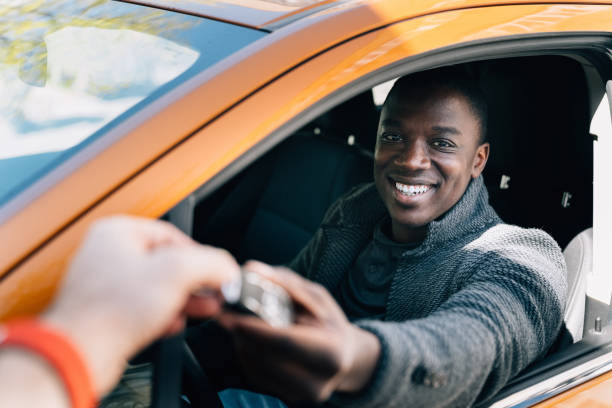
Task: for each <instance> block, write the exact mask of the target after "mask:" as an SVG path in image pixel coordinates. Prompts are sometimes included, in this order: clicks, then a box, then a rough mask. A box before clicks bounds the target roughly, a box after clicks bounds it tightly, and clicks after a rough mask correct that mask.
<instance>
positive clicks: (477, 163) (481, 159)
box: [472, 143, 490, 178]
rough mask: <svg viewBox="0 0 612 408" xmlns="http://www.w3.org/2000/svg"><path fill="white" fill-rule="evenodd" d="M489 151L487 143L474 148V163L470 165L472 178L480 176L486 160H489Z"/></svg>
mask: <svg viewBox="0 0 612 408" xmlns="http://www.w3.org/2000/svg"><path fill="white" fill-rule="evenodd" d="M489 149H490V145H489V143H483V144H481V145H480V146H478V147H477V148H476V154H475V155H474V163H473V165H472V178H476V177H478V176H480V173H482V171H483V170H484V168H485V165H486V164H487V160H488V159H489Z"/></svg>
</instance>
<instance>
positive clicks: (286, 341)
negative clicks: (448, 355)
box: [218, 261, 380, 403]
mask: <svg viewBox="0 0 612 408" xmlns="http://www.w3.org/2000/svg"><path fill="white" fill-rule="evenodd" d="M244 269H245V270H250V271H253V272H256V273H259V274H261V275H263V276H264V277H266V278H267V279H270V280H272V281H274V282H275V283H277V284H279V285H281V286H282V287H283V288H284V289H285V290H286V291H287V292H288V293H289V295H290V296H291V297H292V299H293V301H294V304H295V309H296V321H295V324H293V325H291V326H289V327H281V328H279V327H272V326H270V325H268V324H267V323H266V322H264V321H263V320H261V319H259V318H258V317H255V316H250V315H240V314H236V313H232V312H224V313H222V314H221V315H220V316H219V317H218V319H219V322H220V324H221V325H222V326H224V327H225V328H226V329H227V330H229V331H230V332H231V333H232V335H233V338H234V343H235V347H236V353H237V357H238V360H239V361H240V364H241V367H242V370H243V374H244V375H245V377H246V379H247V382H248V386H249V388H252V389H253V390H255V391H259V392H262V393H267V394H271V395H275V396H277V397H279V398H281V399H283V400H284V401H286V402H289V403H297V402H322V401H325V400H327V399H328V398H329V397H330V395H331V394H332V392H334V391H344V392H355V391H359V390H360V389H361V388H363V387H364V386H365V384H366V383H367V382H368V380H369V379H370V377H371V375H372V373H373V371H374V369H375V367H376V362H377V361H378V357H379V354H380V343H379V341H378V338H377V337H376V336H374V335H373V334H372V333H370V332H367V331H365V330H362V329H360V328H359V327H357V326H355V325H353V324H351V323H350V322H349V321H348V320H347V318H346V317H345V315H344V313H343V312H342V310H341V309H340V307H339V306H338V304H337V303H336V302H335V300H334V299H333V298H332V296H331V295H330V294H329V293H328V292H327V290H326V289H325V288H323V287H322V286H321V285H319V284H316V283H313V282H310V281H308V280H306V279H304V278H302V277H300V276H299V275H297V274H295V273H294V272H292V271H290V270H288V269H285V268H273V267H271V266H268V265H266V264H263V263H259V262H253V261H251V262H249V263H247V264H246V265H245V266H244Z"/></svg>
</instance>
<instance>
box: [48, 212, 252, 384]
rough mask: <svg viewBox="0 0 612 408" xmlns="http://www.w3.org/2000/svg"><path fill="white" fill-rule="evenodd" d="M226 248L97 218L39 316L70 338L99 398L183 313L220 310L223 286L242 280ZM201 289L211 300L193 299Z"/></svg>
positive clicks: (166, 228) (144, 224) (134, 221)
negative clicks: (129, 362)
mask: <svg viewBox="0 0 612 408" xmlns="http://www.w3.org/2000/svg"><path fill="white" fill-rule="evenodd" d="M239 270H240V269H239V266H238V264H237V263H236V262H235V261H234V259H233V257H231V256H230V255H229V253H227V252H226V251H223V250H220V249H216V248H212V247H206V246H201V245H198V244H196V243H195V242H194V241H192V240H191V239H190V238H188V237H187V236H186V235H184V234H183V233H182V232H180V231H179V230H178V229H176V228H175V227H174V226H172V225H171V224H168V223H165V222H162V221H155V220H148V219H139V218H133V217H113V218H109V219H106V220H102V221H98V222H97V223H96V224H94V226H93V227H92V228H91V229H90V231H89V233H88V234H87V236H86V238H85V240H84V242H83V243H82V245H81V247H80V249H79V250H78V252H77V253H76V255H75V257H74V259H73V260H72V263H71V265H70V267H69V269H68V272H67V274H66V276H65V278H64V281H63V284H62V287H61V289H60V290H59V292H58V295H57V297H56V300H55V301H54V303H53V304H52V305H51V306H50V308H49V309H48V311H47V312H46V313H45V314H44V315H43V317H42V318H43V320H44V321H46V322H47V323H48V324H49V325H51V326H54V327H57V328H59V329H60V330H61V331H62V332H64V333H66V335H67V336H68V337H69V338H70V339H71V340H73V342H74V343H75V344H76V346H77V347H78V348H79V350H80V351H81V353H82V355H83V356H84V358H85V361H86V364H87V366H88V367H89V369H90V371H91V373H92V377H93V380H94V383H95V386H96V391H98V393H99V395H101V394H104V393H105V392H106V391H109V390H110V389H111V388H112V386H113V385H114V384H115V382H116V381H117V379H118V378H119V376H120V375H121V373H122V371H123V369H124V366H125V362H126V361H127V360H128V359H129V358H130V357H131V356H132V355H134V354H135V353H136V352H137V351H138V350H140V349H141V348H143V347H144V346H146V345H147V344H149V343H150V342H151V341H153V340H154V339H156V338H157V337H160V336H162V335H164V334H168V333H172V332H175V331H177V330H180V329H181V328H182V327H183V325H184V320H185V316H186V315H190V316H197V317H205V316H212V315H214V314H216V313H218V312H219V311H220V309H221V304H222V298H221V296H220V295H216V294H218V293H219V289H220V287H221V285H222V284H224V283H225V282H230V281H233V280H235V279H239ZM202 288H206V289H207V290H208V293H209V295H208V296H193V295H192V294H193V293H194V292H196V291H198V290H199V289H202Z"/></svg>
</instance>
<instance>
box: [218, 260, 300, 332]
mask: <svg viewBox="0 0 612 408" xmlns="http://www.w3.org/2000/svg"><path fill="white" fill-rule="evenodd" d="M221 292H222V293H223V296H224V297H225V300H226V302H227V305H228V306H229V308H231V309H232V310H235V311H238V312H246V313H252V314H255V315H257V316H259V317H260V318H261V319H263V320H264V321H266V322H267V323H268V324H270V325H271V326H275V327H286V326H289V325H291V324H292V323H293V322H294V311H293V302H292V300H291V297H289V295H288V294H287V292H286V291H285V290H284V289H283V288H282V287H281V286H279V285H277V284H276V283H274V282H271V281H270V280H268V279H266V278H264V277H262V276H261V275H259V274H257V273H255V272H248V271H244V270H243V271H242V274H241V279H240V280H239V281H237V282H235V283H232V284H230V285H226V286H223V287H222V289H221Z"/></svg>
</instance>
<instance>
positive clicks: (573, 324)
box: [563, 228, 593, 342]
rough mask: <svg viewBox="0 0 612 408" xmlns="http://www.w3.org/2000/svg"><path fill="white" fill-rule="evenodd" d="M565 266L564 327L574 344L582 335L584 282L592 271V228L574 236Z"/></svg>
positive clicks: (568, 249) (569, 245)
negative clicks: (565, 301) (565, 297)
mask: <svg viewBox="0 0 612 408" xmlns="http://www.w3.org/2000/svg"><path fill="white" fill-rule="evenodd" d="M563 255H564V256H565V263H566V264H567V288H568V292H567V303H566V308H565V315H564V319H563V320H564V321H565V327H566V328H567V330H568V331H569V332H570V333H571V335H572V338H573V340H574V342H577V341H579V340H581V339H582V337H583V335H584V333H583V330H584V318H585V301H586V280H587V276H588V274H589V273H590V272H591V271H592V270H593V228H588V229H586V230H584V231H582V232H581V233H580V234H578V235H576V237H575V238H574V239H572V240H571V241H570V243H569V244H568V245H567V247H566V248H565V250H564V251H563Z"/></svg>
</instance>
